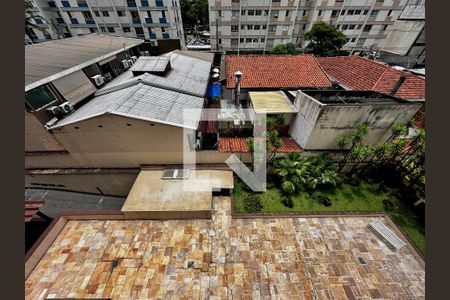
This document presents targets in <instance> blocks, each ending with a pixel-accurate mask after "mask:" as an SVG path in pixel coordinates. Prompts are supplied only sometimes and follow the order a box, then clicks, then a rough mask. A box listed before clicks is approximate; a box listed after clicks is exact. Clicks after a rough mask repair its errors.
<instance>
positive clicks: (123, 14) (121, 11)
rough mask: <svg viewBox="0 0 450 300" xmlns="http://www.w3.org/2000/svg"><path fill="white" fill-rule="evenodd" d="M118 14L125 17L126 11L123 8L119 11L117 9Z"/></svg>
mask: <svg viewBox="0 0 450 300" xmlns="http://www.w3.org/2000/svg"><path fill="white" fill-rule="evenodd" d="M117 15H118V16H119V17H125V11H123V10H118V11H117Z"/></svg>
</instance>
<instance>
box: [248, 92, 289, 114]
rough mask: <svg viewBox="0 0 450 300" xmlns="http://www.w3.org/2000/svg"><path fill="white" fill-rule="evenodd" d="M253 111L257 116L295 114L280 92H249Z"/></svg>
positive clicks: (285, 97) (287, 100)
mask: <svg viewBox="0 0 450 300" xmlns="http://www.w3.org/2000/svg"><path fill="white" fill-rule="evenodd" d="M249 95H250V99H251V101H252V103H253V109H254V110H255V112H256V113H259V114H264V113H265V114H273V113H295V112H296V111H295V109H294V107H293V106H292V104H291V102H290V101H289V99H288V98H287V96H286V95H285V94H284V93H283V92H282V91H274V92H249Z"/></svg>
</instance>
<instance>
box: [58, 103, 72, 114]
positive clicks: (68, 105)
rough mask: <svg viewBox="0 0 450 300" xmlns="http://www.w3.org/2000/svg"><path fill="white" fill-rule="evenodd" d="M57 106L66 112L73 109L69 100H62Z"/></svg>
mask: <svg viewBox="0 0 450 300" xmlns="http://www.w3.org/2000/svg"><path fill="white" fill-rule="evenodd" d="M59 108H60V109H61V110H62V111H63V112H64V113H65V114H67V113H68V112H70V111H71V110H72V109H73V105H72V103H70V102H64V103H63V104H61V105H60V106H59Z"/></svg>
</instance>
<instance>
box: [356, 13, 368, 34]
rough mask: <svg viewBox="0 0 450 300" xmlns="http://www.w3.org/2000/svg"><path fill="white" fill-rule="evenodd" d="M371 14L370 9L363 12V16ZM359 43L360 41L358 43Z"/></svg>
mask: <svg viewBox="0 0 450 300" xmlns="http://www.w3.org/2000/svg"><path fill="white" fill-rule="evenodd" d="M368 13H369V10H368V9H365V10H364V12H363V15H367V14H368ZM358 42H359V41H358Z"/></svg>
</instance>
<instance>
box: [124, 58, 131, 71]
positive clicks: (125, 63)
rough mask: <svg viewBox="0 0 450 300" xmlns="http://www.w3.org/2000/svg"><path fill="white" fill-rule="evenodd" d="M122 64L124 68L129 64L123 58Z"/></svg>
mask: <svg viewBox="0 0 450 300" xmlns="http://www.w3.org/2000/svg"><path fill="white" fill-rule="evenodd" d="M122 65H123V67H124V68H125V69H128V68H129V67H130V64H129V63H128V60H126V59H124V60H122Z"/></svg>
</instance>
